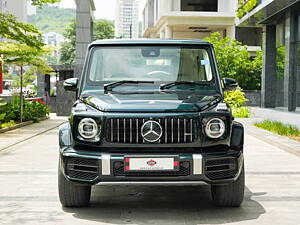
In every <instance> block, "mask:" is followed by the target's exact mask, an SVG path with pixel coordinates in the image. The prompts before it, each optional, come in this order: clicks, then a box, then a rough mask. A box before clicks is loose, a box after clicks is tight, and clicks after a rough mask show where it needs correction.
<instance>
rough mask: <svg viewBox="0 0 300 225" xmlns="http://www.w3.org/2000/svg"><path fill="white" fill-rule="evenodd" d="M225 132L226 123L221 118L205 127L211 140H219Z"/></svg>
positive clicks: (212, 120) (211, 121) (213, 120)
mask: <svg viewBox="0 0 300 225" xmlns="http://www.w3.org/2000/svg"><path fill="white" fill-rule="evenodd" d="M224 132H225V123H224V121H223V120H221V119H219V118H212V119H210V120H209V121H208V122H207V124H206V126H205V133H206V135H207V136H208V137H210V138H219V137H221V136H222V135H223V134H224Z"/></svg>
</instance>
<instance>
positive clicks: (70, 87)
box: [64, 78, 78, 91]
mask: <svg viewBox="0 0 300 225" xmlns="http://www.w3.org/2000/svg"><path fill="white" fill-rule="evenodd" d="M77 85H78V78H69V79H67V80H65V81H64V89H65V90H66V91H77Z"/></svg>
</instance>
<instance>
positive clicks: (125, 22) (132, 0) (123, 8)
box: [115, 0, 139, 38]
mask: <svg viewBox="0 0 300 225" xmlns="http://www.w3.org/2000/svg"><path fill="white" fill-rule="evenodd" d="M115 36H116V37H117V38H138V37H139V1H138V0H118V1H117V6H116V20H115Z"/></svg>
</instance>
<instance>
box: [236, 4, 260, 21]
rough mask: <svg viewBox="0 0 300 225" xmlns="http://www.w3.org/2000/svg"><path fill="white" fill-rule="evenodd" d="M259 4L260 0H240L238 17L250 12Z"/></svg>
mask: <svg viewBox="0 0 300 225" xmlns="http://www.w3.org/2000/svg"><path fill="white" fill-rule="evenodd" d="M257 5H258V0H239V6H238V10H237V17H238V18H240V19H241V18H242V17H243V16H244V15H245V14H246V13H248V12H250V11H251V10H252V9H254V8H255V7H256V6H257Z"/></svg>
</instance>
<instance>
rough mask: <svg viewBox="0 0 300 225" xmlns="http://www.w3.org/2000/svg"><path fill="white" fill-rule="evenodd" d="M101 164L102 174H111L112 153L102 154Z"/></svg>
mask: <svg viewBox="0 0 300 225" xmlns="http://www.w3.org/2000/svg"><path fill="white" fill-rule="evenodd" d="M101 165H102V166H101V169H102V170H101V171H102V176H108V175H110V154H102V155H101Z"/></svg>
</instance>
